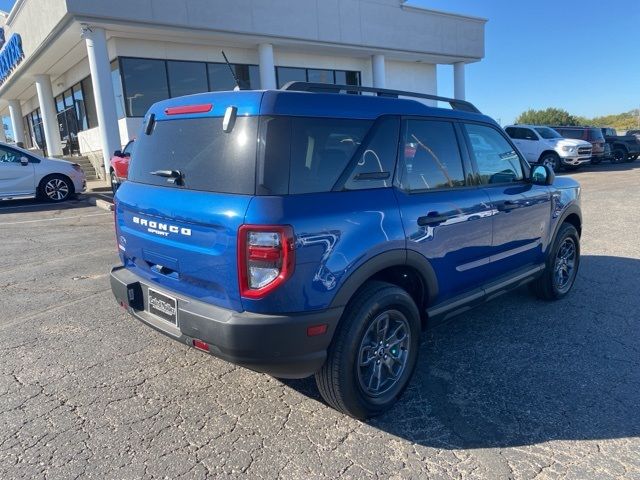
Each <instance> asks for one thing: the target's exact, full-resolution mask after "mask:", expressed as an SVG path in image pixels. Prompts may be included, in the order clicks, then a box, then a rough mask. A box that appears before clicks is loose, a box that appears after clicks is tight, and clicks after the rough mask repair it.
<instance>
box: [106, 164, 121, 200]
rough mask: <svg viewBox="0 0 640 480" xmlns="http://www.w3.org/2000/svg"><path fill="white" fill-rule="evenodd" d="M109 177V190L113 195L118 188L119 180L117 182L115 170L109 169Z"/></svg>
mask: <svg viewBox="0 0 640 480" xmlns="http://www.w3.org/2000/svg"><path fill="white" fill-rule="evenodd" d="M109 178H110V179H111V191H112V192H113V194H114V195H115V194H116V192H117V191H118V188H120V182H118V177H117V176H116V172H114V171H113V170H111V173H110V174H109Z"/></svg>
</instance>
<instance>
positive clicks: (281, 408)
mask: <svg viewBox="0 0 640 480" xmlns="http://www.w3.org/2000/svg"><path fill="white" fill-rule="evenodd" d="M574 176H575V177H576V178H577V179H578V180H580V181H581V182H582V184H583V210H584V214H585V218H584V223H585V225H584V235H583V241H582V255H583V257H582V266H581V271H580V273H579V276H578V280H577V283H576V286H575V289H574V291H573V292H572V294H571V295H570V296H569V297H568V298H567V299H565V300H564V301H561V302H558V303H545V302H541V301H538V300H536V299H534V298H533V297H532V296H531V295H530V294H529V293H528V291H527V289H526V288H524V289H521V290H518V291H516V292H514V293H512V294H509V295H506V296H503V297H501V298H499V299H497V300H495V301H493V302H492V303H489V304H486V305H484V306H482V307H480V308H477V309H475V310H472V311H469V312H467V313H465V314H463V315H461V316H459V317H457V318H455V319H453V320H451V321H449V322H447V323H444V324H439V325H432V326H430V327H429V329H428V330H427V331H426V332H425V333H424V335H423V341H422V346H421V351H420V358H419V363H418V368H417V370H416V374H415V376H414V378H413V381H412V384H411V386H410V387H409V389H408V390H407V392H406V393H405V394H404V396H403V397H402V398H401V400H400V401H399V403H398V404H397V405H396V407H395V408H394V409H393V410H392V411H390V412H388V413H387V414H385V415H383V416H381V417H379V418H376V419H373V420H371V421H369V422H366V423H363V422H360V421H357V420H353V419H351V418H349V417H345V416H344V415H341V414H339V413H337V412H335V411H333V410H331V409H330V408H328V407H327V406H326V405H325V404H324V403H323V402H322V401H321V399H320V397H319V395H318V392H317V390H316V388H315V385H314V383H313V380H312V379H305V380H297V381H286V382H282V381H279V380H276V379H273V378H270V377H268V376H266V375H261V374H257V373H254V372H251V371H248V370H245V369H242V368H238V367H235V366H233V365H230V364H228V363H225V362H224V361H221V360H218V359H216V358H213V357H210V356H208V355H205V354H203V353H200V352H198V351H196V350H193V349H188V348H187V347H185V346H184V345H181V344H179V343H177V342H174V341H172V340H170V339H168V338H166V337H164V336H162V335H160V334H158V333H156V332H155V331H153V330H152V329H150V328H148V327H146V326H144V325H142V324H141V323H139V322H137V321H136V320H134V319H132V318H130V317H129V316H128V315H127V314H126V313H124V312H123V311H122V310H121V309H120V308H119V307H118V306H117V305H116V303H115V301H114V300H113V298H112V296H111V292H110V289H109V281H108V272H109V268H110V267H111V266H112V265H113V264H115V263H116V262H117V256H116V246H115V240H114V234H113V219H112V216H111V214H108V213H103V212H102V211H101V210H98V209H96V208H94V207H91V206H89V205H88V204H87V203H86V202H84V201H82V200H80V201H74V202H70V203H68V204H66V205H64V206H41V205H39V204H36V203H34V202H31V203H29V202H12V203H3V204H0V478H2V479H14V478H28V479H39V478H43V479H44V478H49V479H74V478H101V479H102V478H113V479H138V478H189V479H191V478H194V479H198V478H222V477H226V478H252V479H254V478H255V479H261V478H268V479H274V478H286V479H295V478H300V479H313V478H338V477H341V478H353V479H364V478H391V479H410V478H416V479H417V478H434V479H438V478H442V479H444V478H491V479H494V478H505V479H506V478H518V479H520V478H523V479H533V478H538V479H551V478H553V479H555V478H571V479H584V478H594V479H640V438H639V437H640V313H638V312H640V294H639V286H638V280H639V279H640V246H639V243H638V238H640V189H639V188H638V186H639V185H640V162H637V163H634V164H626V165H621V166H611V165H609V164H604V165H601V166H599V167H594V168H589V169H585V171H583V172H578V173H576V174H574ZM25 222H26V223H25Z"/></svg>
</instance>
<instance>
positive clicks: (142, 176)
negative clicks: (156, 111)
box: [129, 117, 258, 195]
mask: <svg viewBox="0 0 640 480" xmlns="http://www.w3.org/2000/svg"><path fill="white" fill-rule="evenodd" d="M257 132H258V117H238V119H237V120H236V123H235V127H234V128H233V130H232V131H231V133H225V132H224V131H223V129H222V118H195V119H184V120H165V121H158V122H157V123H156V125H155V128H154V129H153V132H152V133H151V135H144V134H142V135H140V136H139V137H138V140H137V141H136V151H135V155H134V156H133V158H132V160H131V165H130V167H129V180H131V181H134V182H139V183H146V184H149V185H157V186H161V187H170V188H185V189H188V190H202V191H207V192H220V193H236V194H247V195H252V194H254V193H255V168H256V138H257V135H258V133H257ZM162 171H179V172H180V174H181V178H182V182H176V181H175V179H174V178H171V177H167V176H161V175H158V172H162ZM153 172H156V174H154V173H153Z"/></svg>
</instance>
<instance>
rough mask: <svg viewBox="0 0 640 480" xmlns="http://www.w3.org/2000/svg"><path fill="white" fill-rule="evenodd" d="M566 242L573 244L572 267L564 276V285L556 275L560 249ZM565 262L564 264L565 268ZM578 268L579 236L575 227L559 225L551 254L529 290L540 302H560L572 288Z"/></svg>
mask: <svg viewBox="0 0 640 480" xmlns="http://www.w3.org/2000/svg"><path fill="white" fill-rule="evenodd" d="M566 242H570V243H571V244H573V248H574V257H573V265H572V267H571V269H570V271H568V273H567V275H566V283H563V282H560V281H559V280H560V278H559V277H558V274H557V273H556V270H557V269H558V267H559V265H558V263H557V262H558V261H559V254H560V253H561V249H562V248H563V247H564V246H565V245H567V243H566ZM566 264H567V262H565V266H566ZM579 268H580V235H578V231H577V230H576V227H574V226H573V225H571V224H570V223H563V224H562V225H560V229H559V230H558V234H557V235H556V238H555V240H554V242H553V247H552V248H551V252H550V253H549V256H548V257H547V262H546V265H545V269H544V271H543V273H542V275H541V276H540V277H538V278H537V279H536V280H535V281H533V282H532V283H531V288H532V290H533V292H534V293H535V294H536V296H537V297H538V298H540V299H542V300H560V299H561V298H563V297H565V296H566V295H567V294H568V293H569V292H570V291H571V288H572V287H573V284H574V283H575V280H576V276H577V274H578V269H579ZM562 278H563V279H564V274H562Z"/></svg>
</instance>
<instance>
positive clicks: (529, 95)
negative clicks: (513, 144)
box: [0, 0, 640, 125]
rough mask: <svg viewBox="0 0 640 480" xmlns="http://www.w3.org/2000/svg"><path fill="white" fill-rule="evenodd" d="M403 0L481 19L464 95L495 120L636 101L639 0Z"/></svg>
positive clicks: (447, 81)
mask: <svg viewBox="0 0 640 480" xmlns="http://www.w3.org/2000/svg"><path fill="white" fill-rule="evenodd" d="M13 3H14V1H13V0H0V9H1V10H6V11H8V10H10V9H11V5H13ZM408 3H409V4H412V5H416V6H421V7H425V8H434V9H438V10H445V11H450V12H456V13H466V14H469V15H476V16H480V17H484V18H488V19H489V22H488V23H487V25H486V41H485V55H486V56H485V58H484V60H482V61H481V62H479V63H474V64H471V65H468V66H467V99H468V100H470V101H472V102H474V103H475V104H477V106H478V107H479V108H480V110H482V111H483V112H485V113H486V114H488V115H490V116H492V117H493V118H495V119H499V120H500V122H501V123H502V124H503V125H504V124H507V123H511V122H513V121H514V120H515V118H516V117H517V116H518V115H519V114H520V113H521V112H522V111H524V110H526V109H528V108H546V107H559V108H564V109H565V110H568V111H569V112H570V113H573V114H575V115H582V116H586V117H593V116H597V115H606V114H609V113H620V112H624V111H628V110H631V109H633V108H640V61H639V57H638V55H639V52H640V0H611V1H609V2H603V1H602V0H598V1H596V0H535V1H531V2H523V1H520V0H518V1H515V0H512V1H509V0H410V1H409V2H408ZM438 93H439V94H440V95H444V96H453V70H452V68H451V67H449V66H440V67H438Z"/></svg>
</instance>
